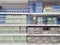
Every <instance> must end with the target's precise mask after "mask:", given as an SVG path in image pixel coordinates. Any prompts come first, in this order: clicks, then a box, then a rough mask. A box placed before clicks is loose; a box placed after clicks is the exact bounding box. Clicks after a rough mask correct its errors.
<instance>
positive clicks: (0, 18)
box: [0, 14, 6, 24]
mask: <svg viewBox="0 0 60 45" xmlns="http://www.w3.org/2000/svg"><path fill="white" fill-rule="evenodd" d="M5 19H6V15H4V14H0V24H2V23H5Z"/></svg>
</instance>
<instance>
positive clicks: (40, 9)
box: [35, 1, 43, 13]
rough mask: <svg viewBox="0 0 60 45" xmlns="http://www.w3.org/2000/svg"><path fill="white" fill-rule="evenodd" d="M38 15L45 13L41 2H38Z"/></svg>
mask: <svg viewBox="0 0 60 45" xmlns="http://www.w3.org/2000/svg"><path fill="white" fill-rule="evenodd" d="M35 10H36V13H42V11H43V3H42V2H40V1H37V2H36V9H35Z"/></svg>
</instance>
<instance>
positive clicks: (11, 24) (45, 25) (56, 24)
mask: <svg viewBox="0 0 60 45" xmlns="http://www.w3.org/2000/svg"><path fill="white" fill-rule="evenodd" d="M0 26H60V24H0Z"/></svg>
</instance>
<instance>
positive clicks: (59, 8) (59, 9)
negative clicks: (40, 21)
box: [51, 3, 60, 12]
mask: <svg viewBox="0 0 60 45" xmlns="http://www.w3.org/2000/svg"><path fill="white" fill-rule="evenodd" d="M51 8H52V12H60V5H59V4H56V3H53V4H52V7H51Z"/></svg>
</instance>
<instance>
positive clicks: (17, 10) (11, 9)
mask: <svg viewBox="0 0 60 45" xmlns="http://www.w3.org/2000/svg"><path fill="white" fill-rule="evenodd" d="M6 12H22V13H27V12H28V8H7V9H6Z"/></svg>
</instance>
